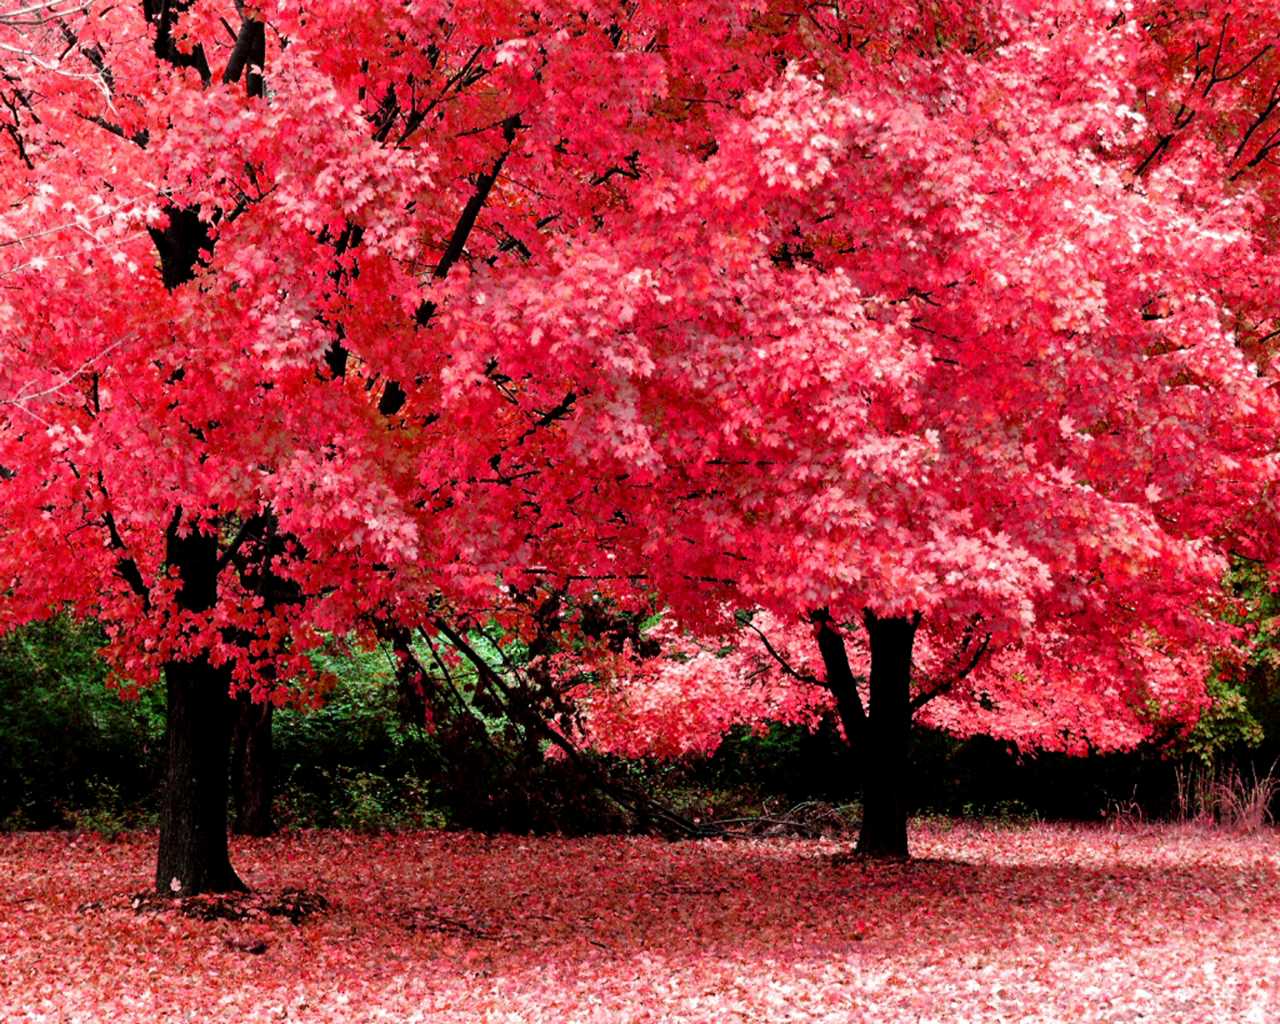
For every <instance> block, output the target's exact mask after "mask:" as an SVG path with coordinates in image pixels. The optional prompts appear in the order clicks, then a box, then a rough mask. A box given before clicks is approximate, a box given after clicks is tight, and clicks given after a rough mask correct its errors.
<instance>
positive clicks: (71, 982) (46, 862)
mask: <svg viewBox="0 0 1280 1024" xmlns="http://www.w3.org/2000/svg"><path fill="white" fill-rule="evenodd" d="M154 843H155V837H154V835H137V836H127V837H124V838H122V839H117V840H115V841H106V840H103V839H100V838H97V837H92V836H79V837H76V836H71V835H67V834H59V833H40V834H11V835H0V1020H3V1021H5V1022H15V1024H16V1022H19V1021H57V1022H72V1021H75V1022H85V1024H100V1022H102V1024H106V1022H131V1021H146V1022H169V1021H199V1022H202V1024H203V1022H222V1021H226V1022H237V1024H247V1022H251V1021H283V1020H289V1021H317V1022H319V1021H343V1022H352V1024H363V1022H366V1021H368V1022H372V1021H394V1022H409V1021H423V1022H435V1021H442V1022H443V1021H458V1022H468V1024H481V1022H484V1024H488V1022H501V1024H520V1022H527V1021H528V1022H531V1021H548V1022H552V1021H554V1022H557V1024H559V1022H586V1021H592V1022H606V1024H631V1022H641V1021H651V1022H655V1024H656V1022H684V1021H700V1022H701V1021H706V1022H713V1021H714V1022H716V1024H720V1022H733V1021H758V1022H768V1024H781V1022H787V1021H827V1022H831V1024H855V1022H859V1021H883V1022H892V1024H908V1022H921V1024H924V1022H939V1024H940V1022H947V1024H951V1022H964V1024H970V1022H986V1021H993V1022H994V1021H1001V1022H1004V1021H1010V1022H1012V1021H1026V1022H1030V1021H1045V1022H1047V1021H1052V1022H1072V1024H1075V1022H1084V1021H1106V1022H1113V1024H1114V1022H1121V1021H1147V1022H1159V1024H1178V1022H1188V1024H1189V1022H1210V1021H1214V1022H1216V1021H1222V1022H1231V1024H1236V1022H1241V1024H1243V1022H1259V1024H1269V1022H1274V1021H1280V833H1277V832H1275V831H1265V832H1263V833H1259V834H1257V835H1253V836H1231V835H1227V834H1223V833H1218V832H1212V831H1205V830H1199V829H1194V828H1189V827H1181V828H1179V827H1132V828H1121V829H1108V828H1105V827H1083V826H1081V827H1072V826H1059V825H1038V826H1030V827H1025V828H1022V827H1019V828H1002V827H994V826H983V825H979V824H955V825H948V824H946V823H940V822H933V823H925V824H922V825H919V826H918V827H917V828H916V829H915V832H914V835H913V843H914V852H915V854H916V856H917V858H918V859H917V860H915V861H913V862H910V863H906V864H892V863H889V864H864V863H861V862H858V861H856V860H846V858H843V857H840V856H836V855H837V854H839V852H840V851H841V850H843V849H845V848H846V847H845V844H842V843H837V842H834V841H802V840H776V839H771V840H747V841H735V842H720V841H716V842H687V843H665V842H662V841H659V840H654V839H641V838H617V837H602V838H590V839H560V838H523V837H512V836H500V837H485V836H479V835H472V834H454V833H444V832H438V833H416V834H409V835H375V836H368V835H352V834H346V833H334V832H323V833H299V834H294V835H286V836H281V837H278V838H274V839H267V840H250V841H239V842H236V843H235V844H234V849H233V859H234V861H235V863H236V865H237V866H238V868H239V869H240V872H241V874H242V876H243V877H244V878H245V879H246V881H248V882H249V883H250V884H251V885H252V886H254V888H255V889H257V890H258V891H259V892H260V893H263V894H265V897H258V898H255V899H254V900H249V901H244V900H242V901H232V902H231V903H230V904H217V905H214V906H208V905H204V904H197V903H189V904H188V905H187V908H186V909H187V911H188V912H193V911H197V910H199V911H202V914H197V915H196V916H188V915H187V914H184V913H183V911H182V909H181V907H180V906H179V905H177V904H173V905H170V906H166V907H165V908H164V909H161V910H156V909H155V908H154V907H152V906H151V905H150V902H149V901H146V900H138V899H136V898H135V897H134V896H133V894H135V893H137V892H138V891H139V890H142V889H144V888H145V886H146V883H147V879H148V878H149V876H150V871H151V858H152V855H153V847H154ZM287 889H302V890H310V891H313V892H320V893H322V894H323V895H324V896H325V897H326V898H327V900H328V902H329V906H328V907H327V908H325V909H322V910H319V911H317V912H315V913H313V914H311V915H310V916H307V915H306V912H307V911H308V910H314V909H315V908H314V907H311V906H308V905H307V901H306V899H305V898H303V897H296V896H292V897H286V899H285V900H284V901H283V903H284V904H288V905H289V906H292V907H293V909H294V910H295V911H296V912H295V913H294V915H293V917H292V918H291V917H290V916H288V915H283V916H280V915H275V914H270V913H267V912H266V910H267V909H275V910H279V909H280V904H281V902H282V901H281V900H280V893H281V892H282V890H287ZM161 902H163V903H165V904H168V903H169V901H161ZM218 912H221V913H232V914H236V913H244V914H247V915H248V916H247V917H244V918H243V919H241V920H232V919H226V918H221V917H215V918H214V919H212V920H204V919H202V915H203V916H207V915H208V914H211V913H218ZM295 922H296V923H295Z"/></svg>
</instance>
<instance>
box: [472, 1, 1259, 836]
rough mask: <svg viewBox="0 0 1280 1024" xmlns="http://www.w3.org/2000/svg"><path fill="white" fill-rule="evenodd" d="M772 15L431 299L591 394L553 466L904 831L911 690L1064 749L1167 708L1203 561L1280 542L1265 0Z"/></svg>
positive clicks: (1198, 679)
mask: <svg viewBox="0 0 1280 1024" xmlns="http://www.w3.org/2000/svg"><path fill="white" fill-rule="evenodd" d="M792 10H793V12H794V11H795V9H792ZM778 13H779V17H780V18H781V21H780V22H773V23H769V22H766V21H764V20H762V21H759V22H757V23H756V25H757V30H759V31H764V30H765V29H764V26H765V25H766V24H769V25H771V26H772V30H774V31H776V32H777V33H778V36H777V37H776V38H777V39H778V40H779V42H778V44H777V45H778V48H779V50H781V51H784V52H786V53H787V55H788V56H789V57H790V58H791V59H790V62H789V63H786V64H785V66H784V67H783V68H782V70H780V71H779V72H778V73H777V74H776V75H774V76H772V77H770V78H768V79H766V80H764V81H756V82H754V83H753V84H752V85H750V86H746V87H744V88H743V89H742V91H741V93H740V94H739V95H738V96H736V97H735V98H734V100H733V101H732V102H725V103H724V105H723V107H717V108H715V110H714V112H713V113H710V114H708V115H707V117H706V120H705V121H704V122H702V123H701V124H700V126H699V127H700V129H701V131H702V132H703V133H704V137H703V138H702V140H701V141H700V142H699V144H698V145H697V146H692V147H690V149H689V150H688V151H687V152H686V153H684V154H683V155H682V157H681V158H680V159H677V160H672V161H671V162H669V163H668V164H666V165H663V166H661V167H656V166H650V165H648V164H645V165H644V167H645V174H644V175H643V180H642V181H641V182H640V183H639V184H638V185H637V187H636V188H635V190H634V191H633V192H632V193H630V194H629V196H628V198H629V202H628V205H627V207H626V209H625V211H619V212H616V213H614V214H613V215H612V216H613V217H614V225H615V227H614V230H613V232H612V233H611V234H610V235H608V236H605V235H602V234H600V233H595V232H591V231H589V230H584V231H581V232H579V234H578V235H577V237H573V238H570V237H569V236H568V235H566V236H564V237H561V238H558V239H557V240H556V242H557V244H556V245H555V246H554V247H553V248H552V251H551V252H550V253H549V254H548V258H547V259H546V260H545V261H542V262H540V263H539V264H538V266H537V267H535V268H531V270H530V273H528V274H527V275H523V276H521V277H520V278H517V279H511V278H502V279H496V278H495V279H494V281H493V282H492V284H491V285H490V287H489V288H488V289H487V290H485V289H481V288H477V287H474V286H473V288H472V293H471V300H472V303H473V305H472V307H471V309H470V311H468V310H467V309H466V308H465V307H464V306H463V305H462V304H457V305H455V306H453V307H452V308H451V310H450V316H452V317H455V318H463V317H466V318H467V319H466V321H465V322H466V323H467V325H468V328H469V329H470V330H471V331H473V332H474V333H475V334H476V336H478V337H483V338H484V339H485V342H484V343H483V344H481V345H478V346H477V347H478V351H480V352H487V351H502V352H504V353H505V355H504V366H505V367H508V368H509V369H508V372H515V373H522V372H527V373H533V372H535V371H536V372H538V373H541V374H546V373H548V372H558V373H562V374H564V375H565V376H567V377H569V378H570V379H572V380H574V382H575V383H574V386H575V389H577V390H579V391H580V392H589V393H590V394H591V395H592V396H593V400H594V402H593V406H592V409H591V412H592V414H593V417H592V418H591V419H587V418H586V416H585V415H584V417H583V418H582V419H580V420H579V421H578V423H580V424H581V425H582V427H583V432H582V436H583V439H582V441H581V442H580V444H579V445H578V446H577V447H576V448H570V449H568V454H570V455H571V456H572V457H574V458H576V459H577V460H578V466H579V468H578V469H577V471H576V473H573V474H570V473H569V471H568V469H567V467H564V466H562V467H561V469H562V471H564V472H566V474H567V475H578V476H581V477H584V478H594V479H618V480H623V481H625V482H624V483H623V484H622V485H621V488H620V490H621V491H622V492H624V493H623V494H622V496H621V497H620V498H619V501H620V507H621V508H623V509H625V512H624V513H623V515H624V516H625V519H626V521H627V522H628V523H629V524H631V526H632V527H633V528H634V532H633V533H632V534H630V535H629V537H628V539H629V540H630V541H631V542H632V543H631V545H630V546H629V547H628V546H626V545H623V544H621V543H619V544H618V545H617V546H616V548H615V554H616V564H617V566H618V571H619V572H620V573H626V572H631V573H643V574H644V575H645V577H646V579H647V580H648V581H649V582H650V584H651V585H652V586H653V587H655V588H656V589H657V590H658V591H659V592H661V593H662V594H663V596H664V598H665V600H666V601H667V602H668V605H669V607H670V609H671V614H672V615H673V616H675V617H677V618H678V619H680V620H681V621H682V622H683V623H684V624H685V626H686V627H687V628H689V629H691V630H693V631H694V632H700V633H703V634H706V635H710V636H716V635H721V636H722V635H724V634H725V632H726V631H727V630H729V629H731V628H732V626H733V624H734V618H733V613H734V612H735V611H743V610H750V609H762V610H764V611H766V612H768V613H770V614H771V615H772V616H773V617H774V621H775V622H777V623H780V628H782V629H784V630H787V631H790V632H791V634H792V635H794V631H795V630H797V629H803V630H805V631H807V632H808V635H809V638H810V639H809V640H808V641H807V642H808V643H809V644H811V645H812V647H813V648H815V650H814V651H813V658H812V659H808V660H809V661H811V662H816V664H813V663H810V664H809V665H808V666H807V667H805V666H804V663H803V662H802V661H800V660H796V661H794V662H793V660H790V658H789V657H788V656H787V655H785V654H783V652H784V651H785V650H787V649H788V647H789V645H787V644H783V643H781V642H779V643H778V644H773V643H772V641H770V646H771V647H772V648H773V649H774V653H777V654H779V655H780V660H782V661H783V662H784V663H785V667H784V666H780V671H782V673H783V674H784V675H785V676H787V677H789V678H790V679H791V680H792V682H794V683H795V684H796V685H798V686H805V685H808V684H809V683H811V682H817V683H819V684H820V685H821V686H822V687H823V688H825V689H826V690H828V691H829V695H830V696H829V700H830V702H831V703H832V704H833V705H834V706H835V708H836V710H837V711H838V713H839V716H840V720H841V722H842V725H843V728H844V732H845V734H846V736H847V737H848V738H849V740H850V742H851V743H852V744H853V745H854V747H855V748H856V749H857V750H858V751H859V753H860V755H861V756H862V757H863V759H864V763H865V764H866V765H867V769H866V771H865V773H864V777H865V801H864V803H865V813H864V819H863V825H862V832H861V836H860V839H859V849H860V850H861V851H862V852H864V853H866V854H870V855H888V856H905V855H906V854H907V851H908V846H907V832H906V807H905V803H904V800H903V794H902V792H901V779H902V775H903V772H904V768H905V756H906V754H905V751H906V738H907V735H908V729H909V724H910V720H911V718H912V716H913V715H914V714H915V713H917V712H920V713H927V714H928V715H929V716H930V717H931V719H932V720H933V721H934V722H935V723H936V724H939V725H942V726H944V727H946V728H949V729H951V730H953V731H957V732H972V731H992V732H995V733H996V734H997V735H1002V736H1006V737H1010V738H1016V739H1018V740H1020V741H1022V742H1025V743H1032V744H1036V745H1040V746H1046V747H1056V748H1065V749H1067V750H1073V751H1083V750H1085V749H1089V748H1102V749H1111V748H1115V747H1118V746H1125V745H1130V744H1132V743H1135V742H1137V741H1138V740H1140V739H1142V738H1144V737H1147V736H1150V735H1151V734H1152V732H1153V729H1154V728H1155V727H1156V726H1157V725H1158V724H1160V723H1168V722H1170V721H1172V722H1175V723H1177V722H1181V723H1183V724H1184V725H1189V723H1191V722H1193V721H1194V720H1195V718H1196V716H1197V715H1198V713H1199V712H1200V710H1201V709H1202V708H1203V707H1204V705H1205V702H1206V696H1205V690H1204V680H1205V678H1206V676H1207V674H1208V670H1209V667H1210V662H1211V659H1212V657H1213V655H1214V652H1217V651H1221V650H1222V649H1223V648H1224V647H1225V648H1230V646H1231V643H1232V641H1233V639H1234V638H1235V637H1236V636H1237V635H1238V634H1237V632H1236V631H1235V629H1234V628H1233V627H1232V626H1230V625H1229V624H1228V623H1227V621H1226V618H1227V616H1225V615H1224V612H1225V611H1226V607H1227V599H1226V598H1225V596H1224V592H1223V589H1222V585H1221V584H1222V578H1223V575H1224V572H1225V570H1226V567H1227V558H1228V555H1229V554H1231V553H1233V552H1236V553H1241V554H1246V555H1249V556H1250V557H1253V558H1256V559H1259V560H1260V561H1261V562H1262V563H1263V564H1264V565H1267V566H1272V567H1273V566H1274V565H1275V556H1276V543H1275V542H1276V516H1275V495H1276V491H1275V484H1276V438H1277V427H1278V425H1280V424H1278V421H1277V414H1278V412H1280V408H1278V406H1277V402H1276V397H1275V393H1274V377H1273V374H1272V372H1271V368H1270V365H1269V363H1270V346H1271V342H1272V339H1274V338H1275V337H1276V336H1277V334H1278V333H1280V319H1277V298H1278V296H1277V293H1276V290H1275V283H1274V282H1275V280H1276V276H1275V268H1276V245H1275V239H1276V237H1277V233H1276V230H1275V229H1276V227H1277V221H1276V199H1277V195H1278V194H1280V190H1277V175H1276V172H1275V154H1276V151H1277V147H1280V137H1278V135H1277V132H1280V101H1278V100H1277V90H1280V47H1278V46H1277V40H1278V39H1280V23H1278V22H1277V16H1276V13H1275V10H1274V7H1273V6H1271V5H1265V4H1261V3H1259V4H1243V5H1241V4H1230V3H1222V4H1210V5H1208V6H1206V5H1196V6H1195V7H1194V8H1192V7H1191V6H1188V5H1182V4H1178V3H1167V2H1153V3H1148V4H1138V5H1125V6H1124V7H1123V8H1121V7H1119V6H1116V5H1111V4H1107V3H1093V2H1081V0H1061V2H1056V3H1052V4H1036V5H1028V4H1020V3H1015V2H1009V3H999V2H996V3H990V4H980V5H965V6H964V7H963V8H961V7H960V6H959V5H956V6H955V7H952V6H950V5H945V4H941V5H930V6H928V7H927V8H926V7H925V6H923V5H921V6H920V7H917V6H916V5H913V4H899V3H885V4H880V5H867V6H864V7H862V8H861V9H860V10H859V12H858V13H847V12H843V11H841V10H837V9H835V8H826V7H823V8H817V7H812V8H806V9H805V11H804V13H803V16H801V15H799V14H798V13H797V14H796V15H795V17H794V19H791V20H788V18H787V16H786V14H785V11H782V10H779V12H778ZM788 32H791V33H792V34H791V35H789V36H788V35H787V33H788ZM736 57H737V54H736V52H735V55H734V59H735V60H736ZM621 222H625V227H622V226H621ZM480 299H483V305H475V303H476V302H478V301H479V300H480ZM587 430H589V431H590V433H589V434H588V433H586V431H587ZM765 638H766V640H768V639H769V638H768V635H767V634H765ZM790 649H792V650H794V647H791V648H790ZM766 653H769V651H768V650H766ZM704 664H705V661H704ZM671 673H678V674H680V675H681V676H682V677H684V678H685V679H686V682H687V683H690V684H696V682H698V681H695V680H689V678H688V677H689V671H688V665H687V663H684V664H678V665H677V666H676V667H675V668H671V667H670V666H668V667H667V669H666V671H665V672H664V673H659V674H660V675H664V676H666V677H669V676H670V674H671ZM720 674H721V673H716V674H715V675H716V677H719V675H720ZM640 678H641V679H642V680H645V681H648V680H652V678H653V673H652V672H645V673H642V675H641V677H640ZM701 681H705V680H701ZM632 682H633V683H634V680H633V681H632ZM621 685H622V687H623V689H624V690H628V692H629V693H630V694H631V696H632V697H633V698H634V696H635V693H636V691H637V689H638V686H637V685H631V686H629V687H628V685H627V683H626V682H625V680H624V682H623V683H622V684H621ZM641 685H642V684H641ZM750 686H751V684H750V683H749V682H743V681H742V680H741V679H740V680H739V685H738V692H739V693H740V694H743V695H745V694H747V693H748V692H749V689H750ZM721 692H722V694H723V699H724V701H725V702H726V703H728V704H730V706H729V707H725V708H721V709H719V710H717V712H716V714H717V716H718V718H719V721H720V722H724V721H728V720H731V719H732V718H733V717H734V711H735V710H741V711H742V717H748V718H749V717H751V715H753V714H754V713H755V709H756V708H757V707H758V705H759V703H760V701H759V700H756V699H748V698H747V697H746V696H739V697H734V696H733V695H732V692H733V691H732V690H731V689H729V688H721ZM624 696H625V695H624ZM598 700H603V701H605V703H606V704H607V703H608V701H609V700H610V698H608V696H607V695H605V696H598ZM735 702H737V703H739V704H740V707H739V708H738V709H735V708H734V707H733V706H732V704H733V703H735ZM623 703H624V704H625V703H626V701H625V700H624V701H623ZM806 703H811V702H806V701H805V700H800V701H799V705H800V706H805V705H806ZM633 704H634V701H633ZM711 706H712V702H704V703H703V704H702V705H701V707H702V708H703V709H704V710H707V709H709V708H710V707H711ZM658 717H659V718H661V716H658ZM633 721H634V719H633ZM715 728H718V725H717V726H715ZM620 731H621V730H618V732H620ZM712 731H714V728H713V729H712ZM605 742H606V745H607V739H606V741H605ZM672 742H675V741H672ZM672 742H668V743H667V745H668V746H671V745H672ZM677 745H678V743H677Z"/></svg>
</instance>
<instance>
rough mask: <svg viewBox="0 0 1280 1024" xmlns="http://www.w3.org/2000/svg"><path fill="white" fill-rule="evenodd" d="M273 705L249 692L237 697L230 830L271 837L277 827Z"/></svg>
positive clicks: (232, 760)
mask: <svg viewBox="0 0 1280 1024" xmlns="http://www.w3.org/2000/svg"><path fill="white" fill-rule="evenodd" d="M273 709H274V705H272V704H271V703H270V702H269V701H263V702H261V703H255V702H254V700H253V698H251V697H250V696H249V694H248V693H242V694H240V696H239V697H238V698H237V700H236V719H235V727H234V729H233V731H232V740H231V803H232V806H233V807H234V809H235V815H234V817H233V818H232V824H231V830H232V831H233V832H235V833H236V834H237V835H242V836H269V835H271V834H272V833H273V832H275V830H276V825H275V820H274V818H273V816H272V813H271V796H272V782H273V777H274V776H273V772H274V769H275V765H274V763H273V759H274V753H273V751H272V748H271V718H272V711H273Z"/></svg>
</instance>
